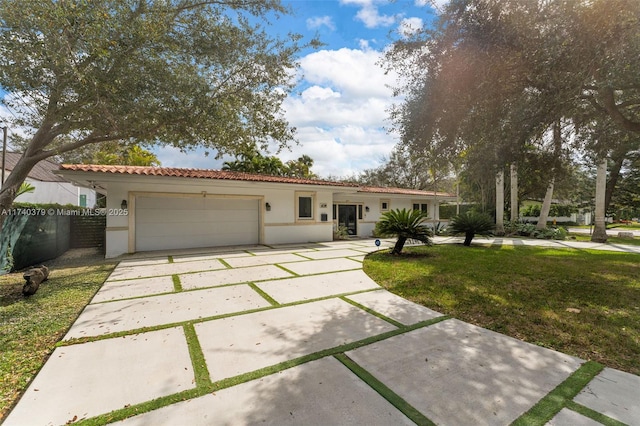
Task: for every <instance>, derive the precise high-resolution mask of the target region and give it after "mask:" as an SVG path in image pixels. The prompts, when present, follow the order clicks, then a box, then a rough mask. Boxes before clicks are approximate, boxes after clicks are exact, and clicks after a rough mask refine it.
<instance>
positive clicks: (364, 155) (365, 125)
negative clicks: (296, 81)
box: [156, 43, 398, 177]
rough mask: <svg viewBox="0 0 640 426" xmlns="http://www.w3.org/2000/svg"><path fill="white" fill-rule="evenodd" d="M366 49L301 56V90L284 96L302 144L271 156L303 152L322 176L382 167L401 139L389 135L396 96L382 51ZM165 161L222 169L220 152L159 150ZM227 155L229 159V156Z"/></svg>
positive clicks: (292, 157)
mask: <svg viewBox="0 0 640 426" xmlns="http://www.w3.org/2000/svg"><path fill="white" fill-rule="evenodd" d="M363 47H364V48H363V49H347V48H343V49H338V50H321V51H317V52H313V53H310V54H308V55H306V56H304V57H302V58H301V59H300V73H301V75H302V80H301V89H300V90H301V92H298V93H293V94H291V95H289V97H287V98H286V99H285V101H284V104H283V108H284V110H285V116H286V118H287V120H288V121H289V123H290V124H291V126H294V127H296V128H297V134H296V138H297V139H298V141H299V144H298V145H292V146H291V147H290V149H289V150H287V149H285V150H283V151H281V152H279V153H276V151H277V146H276V145H275V144H273V145H272V147H271V151H270V152H269V155H277V156H278V157H279V158H280V159H281V160H282V161H283V162H287V161H289V160H295V159H297V158H298V157H300V156H301V155H303V154H306V155H308V156H310V157H311V158H313V160H314V166H313V169H312V170H313V172H314V173H316V174H318V175H319V176H321V177H327V176H334V177H336V176H352V175H357V174H359V173H360V172H361V171H363V170H365V169H369V168H373V167H377V166H379V165H380V164H381V163H382V161H383V159H384V158H385V157H388V156H389V153H390V152H391V150H392V149H393V147H394V145H395V144H396V143H397V140H398V139H397V136H396V135H392V134H388V133H387V131H386V130H385V129H384V126H386V125H388V124H389V123H388V121H387V119H388V112H387V110H388V108H389V107H390V106H391V104H392V103H393V101H394V98H393V93H392V90H391V89H390V88H389V87H388V85H389V84H394V83H395V82H396V75H386V74H385V73H384V70H383V69H382V68H381V67H380V66H379V65H378V62H379V61H380V59H381V57H382V53H381V52H378V51H375V50H372V49H370V48H369V47H368V44H366V43H364V44H363ZM156 152H157V154H158V156H159V158H160V160H161V161H162V164H163V165H165V166H176V167H198V168H220V167H221V166H222V161H223V160H215V159H214V155H215V152H214V153H212V155H211V156H209V157H208V158H207V157H204V155H203V153H202V151H200V150H199V151H197V152H196V153H191V154H181V153H180V152H179V150H177V149H175V148H170V147H165V148H158V149H157V150H156ZM225 159H226V158H225Z"/></svg>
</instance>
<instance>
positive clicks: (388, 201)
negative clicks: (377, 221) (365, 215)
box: [380, 200, 391, 212]
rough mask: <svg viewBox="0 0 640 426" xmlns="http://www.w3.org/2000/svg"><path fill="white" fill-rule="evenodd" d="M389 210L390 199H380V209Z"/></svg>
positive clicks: (382, 210)
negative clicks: (385, 206)
mask: <svg viewBox="0 0 640 426" xmlns="http://www.w3.org/2000/svg"><path fill="white" fill-rule="evenodd" d="M385 203H386V204H387V208H384V204H385ZM389 210H391V200H380V211H381V212H388V211H389Z"/></svg>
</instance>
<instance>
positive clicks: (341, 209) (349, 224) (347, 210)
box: [338, 204, 358, 235]
mask: <svg viewBox="0 0 640 426" xmlns="http://www.w3.org/2000/svg"><path fill="white" fill-rule="evenodd" d="M357 211H358V206H352V205H343V204H340V205H339V206H338V226H344V227H345V228H347V233H348V234H349V235H358V225H357Z"/></svg>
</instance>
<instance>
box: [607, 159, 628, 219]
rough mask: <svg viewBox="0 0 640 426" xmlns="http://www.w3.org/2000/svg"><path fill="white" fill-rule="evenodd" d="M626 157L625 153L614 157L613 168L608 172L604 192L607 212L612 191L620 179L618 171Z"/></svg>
mask: <svg viewBox="0 0 640 426" xmlns="http://www.w3.org/2000/svg"><path fill="white" fill-rule="evenodd" d="M626 157H627V153H626V152H625V153H618V154H617V155H616V157H614V158H613V167H612V168H611V170H610V171H609V181H608V182H607V189H606V192H605V199H604V209H605V211H607V210H608V209H609V205H610V204H611V198H612V197H613V191H614V190H615V188H616V185H617V184H618V179H619V178H620V170H621V169H622V165H623V164H624V160H625V159H626Z"/></svg>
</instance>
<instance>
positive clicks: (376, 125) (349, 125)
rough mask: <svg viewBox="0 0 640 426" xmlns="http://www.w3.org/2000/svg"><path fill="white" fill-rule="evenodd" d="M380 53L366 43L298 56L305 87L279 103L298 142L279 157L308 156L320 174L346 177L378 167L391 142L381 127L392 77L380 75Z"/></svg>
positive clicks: (394, 138) (389, 100)
mask: <svg viewBox="0 0 640 426" xmlns="http://www.w3.org/2000/svg"><path fill="white" fill-rule="evenodd" d="M365 46H368V45H366V44H365ZM381 55H382V53H380V52H377V51H374V50H371V49H369V48H368V47H367V48H365V49H364V50H358V49H346V48H343V49H339V50H322V51H318V52H314V53H311V54H309V55H307V56H305V57H303V58H302V59H301V60H300V68H301V72H302V73H303V75H304V78H303V84H307V85H309V87H307V88H306V89H305V90H304V91H303V92H302V93H300V94H298V95H292V96H290V97H288V98H287V99H286V100H285V103H284V109H285V111H286V117H287V119H288V120H289V122H290V123H291V125H292V126H295V127H296V128H297V129H298V132H297V138H298V140H299V141H300V145H298V146H294V147H292V149H291V152H288V151H285V152H282V153H280V154H279V156H280V158H281V159H282V160H283V161H287V160H290V159H295V158H298V157H299V156H300V155H302V154H306V155H309V156H310V157H311V158H313V159H314V167H313V171H314V172H315V173H316V174H318V175H320V176H328V175H332V176H350V175H353V174H358V173H359V172H361V171H362V170H364V169H368V168H372V167H376V166H378V165H380V163H381V161H382V159H383V158H384V157H386V156H388V155H389V153H390V152H391V150H392V148H393V146H394V145H395V144H396V142H397V138H396V137H395V136H394V135H390V134H388V133H387V132H386V130H385V129H384V128H383V127H384V126H385V125H386V124H388V123H387V117H388V113H387V109H388V108H389V106H390V105H391V103H392V102H393V94H392V91H391V89H389V88H388V85H389V84H393V83H394V82H395V75H385V73H384V70H383V69H382V68H381V67H380V66H379V65H378V62H379V60H380V59H381Z"/></svg>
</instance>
